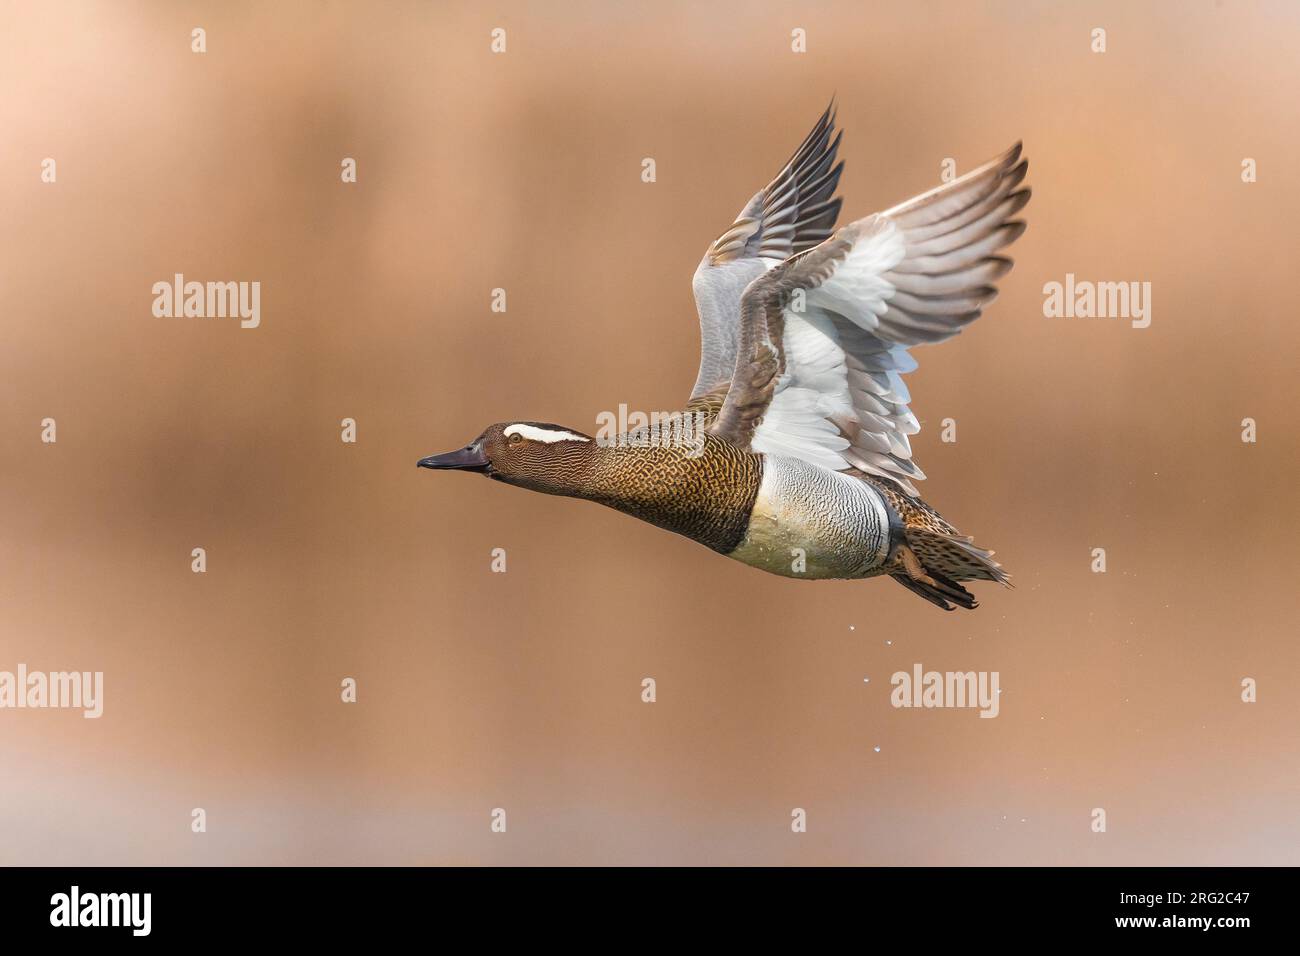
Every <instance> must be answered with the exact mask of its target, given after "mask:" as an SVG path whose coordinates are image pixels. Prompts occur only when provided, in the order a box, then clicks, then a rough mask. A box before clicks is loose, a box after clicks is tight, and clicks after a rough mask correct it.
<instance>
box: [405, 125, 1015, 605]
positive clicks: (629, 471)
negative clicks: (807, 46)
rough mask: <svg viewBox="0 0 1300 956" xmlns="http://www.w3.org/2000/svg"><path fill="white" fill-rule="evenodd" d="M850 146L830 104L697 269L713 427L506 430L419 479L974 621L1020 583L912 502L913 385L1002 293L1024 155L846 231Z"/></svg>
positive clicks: (441, 460)
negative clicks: (638, 529)
mask: <svg viewBox="0 0 1300 956" xmlns="http://www.w3.org/2000/svg"><path fill="white" fill-rule="evenodd" d="M839 143H840V134H839V133H837V132H836V130H835V115H834V106H833V105H832V106H831V107H830V108H828V109H827V110H826V112H825V113H824V114H823V115H822V117H821V119H820V120H818V122H817V125H816V126H815V127H814V128H813V130H812V132H811V133H809V134H808V137H807V138H806V139H805V140H804V141H803V144H802V145H801V146H800V147H799V149H798V150H797V151H796V152H795V154H794V156H793V158H791V160H790V161H789V162H788V163H786V164H785V166H784V167H783V168H782V169H781V171H780V172H779V173H778V174H777V175H776V178H775V179H773V180H772V181H771V182H770V183H769V184H768V185H767V186H766V187H765V188H763V189H761V190H760V191H759V192H758V193H756V194H755V195H754V197H753V198H752V199H750V201H749V202H748V203H746V204H745V207H744V209H742V210H741V212H740V215H739V216H738V217H737V218H736V220H735V222H733V223H732V224H731V225H730V226H729V227H728V228H727V229H726V230H725V231H724V232H723V233H722V235H721V236H719V237H718V238H717V240H715V241H714V242H713V243H712V245H710V246H709V248H708V251H707V252H706V253H705V255H704V259H703V260H702V261H701V262H700V265H699V267H698V268H697V269H696V270H695V278H694V282H693V288H694V292H695V302H696V307H697V310H698V312H699V319H700V338H701V343H702V348H701V352H702V354H701V358H700V368H699V374H698V375H697V376H696V380H695V387H694V389H693V390H692V391H691V396H690V400H689V402H688V403H687V404H686V406H685V409H684V413H685V414H683V415H682V416H681V419H680V420H679V421H678V422H677V423H676V424H677V425H680V424H683V423H684V424H686V425H688V426H689V425H691V424H692V423H699V424H700V425H702V428H701V429H696V430H694V432H692V433H691V434H685V433H686V432H691V429H690V428H685V429H683V428H677V427H675V429H667V428H665V429H656V430H654V431H653V433H651V430H649V429H647V428H644V427H643V428H638V429H635V430H633V431H631V432H629V433H625V434H622V435H619V436H618V437H617V438H616V439H615V440H612V441H611V440H608V439H603V440H598V439H593V438H592V437H591V436H589V435H586V434H584V433H583V432H581V431H578V430H576V429H573V428H565V427H562V426H559V425H551V424H546V423H543V422H534V421H515V422H501V423H498V424H496V425H492V426H490V427H489V428H488V429H487V430H486V431H484V432H483V433H482V434H481V435H479V437H478V438H476V439H474V440H473V441H472V442H470V443H469V444H468V445H466V446H465V447H464V448H461V449H459V450H457V451H453V452H448V453H447V454H443V455H433V456H431V457H428V458H424V459H421V460H420V462H419V465H420V467H422V468H434V469H455V470H459V471H473V472H479V473H481V474H485V475H487V476H488V477H490V478H493V479H495V480H497V481H502V482H505V483H506V484H511V485H518V486H520V487H522V488H529V489H531V490H533V491H540V492H543V493H545V494H551V495H566V496H568V497H573V498H586V499H588V500H590V501H595V502H598V503H599V504H602V505H606V506H608V507H611V508H616V509H618V510H619V511H622V512H625V513H627V514H630V515H632V516H633V517H636V518H640V519H641V520H642V521H647V522H649V523H651V524H653V525H657V526H658V527H660V528H665V529H667V530H668V531H672V532H675V533H676V534H680V535H684V536H685V537H688V538H691V539H693V540H695V541H698V542H699V543H701V544H703V545H705V546H707V547H709V548H711V549H713V550H714V551H717V552H718V553H720V554H724V555H726V556H728V557H730V558H735V559H736V560H737V561H742V562H744V563H745V564H748V565H751V566H753V567H756V568H760V569H762V570H764V571H769V572H771V573H773V574H780V575H783V576H786V577H794V578H814V579H818V578H868V577H875V576H877V575H882V574H888V575H889V576H890V577H892V578H893V579H894V580H895V581H897V582H899V583H900V584H902V585H903V586H904V587H906V588H907V589H909V590H910V591H912V592H913V593H915V594H917V595H919V596H921V597H923V598H925V599H926V600H927V601H929V602H930V603H931V604H934V605H936V606H938V607H940V608H943V609H944V610H946V611H948V610H952V609H953V605H954V604H955V605H957V606H960V607H963V608H974V607H976V606H977V603H976V601H975V598H974V596H973V595H972V594H971V593H970V592H969V591H967V590H966V588H964V587H963V586H962V584H961V582H963V581H972V580H982V581H996V582H998V583H1000V584H1003V585H1008V586H1009V579H1008V576H1007V574H1006V572H1005V571H1004V570H1003V569H1002V567H1001V566H1000V565H999V564H998V563H997V562H996V561H994V560H993V552H992V551H986V550H984V549H982V548H979V547H977V546H976V545H975V544H974V542H973V540H972V539H971V538H968V537H966V536H964V535H962V534H960V533H959V532H958V531H957V529H956V528H954V527H953V526H952V525H951V524H949V523H948V522H947V521H945V520H944V519H943V518H942V517H940V516H939V514H938V512H936V511H935V510H934V509H933V508H931V507H930V506H929V505H927V504H926V503H925V502H924V501H922V500H921V498H920V496H919V494H918V493H917V490H916V485H915V484H914V483H915V482H917V481H920V480H921V479H923V478H924V477H925V475H924V474H923V473H922V471H921V469H920V468H919V467H917V465H916V464H915V463H914V462H913V461H912V449H911V445H910V444H909V442H908V436H909V435H914V434H916V433H917V432H918V431H919V430H920V424H919V423H918V422H917V420H916V416H915V415H913V414H912V412H911V410H910V409H909V408H908V403H909V402H910V401H911V399H910V396H909V395H908V390H907V386H905V385H904V384H903V380H902V378H901V376H902V375H903V374H904V373H907V372H910V371H912V370H913V369H915V368H916V361H915V360H914V359H913V358H912V356H911V354H910V353H909V351H908V350H909V349H910V348H911V347H912V346H914V345H921V344H924V343H931V342H942V341H944V340H945V339H949V338H951V337H952V336H954V335H957V334H958V333H959V332H961V330H962V329H963V328H964V327H965V326H966V325H968V324H970V323H971V322H973V321H974V320H975V319H977V318H978V317H979V315H980V312H981V311H982V310H983V308H984V307H985V306H987V305H988V304H989V303H990V302H992V301H993V299H994V298H995V297H996V295H997V290H996V289H995V287H994V283H995V282H996V281H997V280H998V279H1000V278H1002V277H1003V276H1005V275H1006V274H1007V272H1008V271H1009V270H1010V269H1011V260H1010V259H1008V258H1005V257H1003V256H999V255H995V253H996V252H997V251H998V250H999V249H1001V248H1003V247H1004V246H1007V245H1008V244H1010V243H1011V242H1013V241H1015V240H1016V239H1017V238H1018V237H1019V236H1020V235H1021V233H1023V232H1024V230H1025V224H1024V222H1023V221H1020V220H1016V219H1014V218H1012V217H1014V216H1015V215H1016V213H1017V212H1019V211H1020V210H1021V209H1022V208H1023V207H1024V205H1025V203H1026V202H1028V201H1029V189H1028V188H1022V187H1021V186H1020V184H1021V182H1022V181H1023V180H1024V178H1025V171H1026V169H1027V168H1028V163H1027V161H1026V160H1024V159H1022V158H1021V155H1020V144H1019V143H1017V144H1016V145H1015V146H1013V147H1012V148H1011V149H1009V150H1007V151H1006V152H1005V153H1003V154H1002V155H1001V156H999V157H997V158H996V159H993V160H991V161H989V162H987V163H985V164H984V165H982V166H980V167H979V168H977V169H974V170H972V171H971V172H969V173H967V174H966V175H964V176H962V177H960V178H958V179H955V180H953V181H952V182H949V183H946V184H944V185H941V186H939V187H937V188H935V189H932V190H930V191H929V192H926V193H923V194H921V195H919V196H916V197H914V198H912V199H909V200H907V201H906V202H904V203H901V204H900V205H897V206H894V207H893V208H891V209H888V210H886V211H885V212H880V213H875V214H874V215H870V216H867V217H866V218H864V219H858V220H855V221H853V222H850V223H849V224H847V225H845V226H841V227H840V228H838V229H836V228H835V221H836V218H837V217H838V215H839V211H840V202H841V200H840V199H839V197H837V196H836V195H835V192H836V187H837V185H838V183H839V178H840V173H841V171H842V170H843V168H844V164H843V163H842V162H840V163H836V152H837V150H838V148H839ZM665 436H666V438H665ZM683 437H685V438H687V439H689V440H679V439H681V438H683Z"/></svg>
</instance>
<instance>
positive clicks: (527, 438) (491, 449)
mask: <svg viewBox="0 0 1300 956" xmlns="http://www.w3.org/2000/svg"><path fill="white" fill-rule="evenodd" d="M596 447H597V446H596V442H595V440H594V439H592V438H590V437H588V436H587V435H584V434H582V433H581V432H577V431H574V430H573V429H571V428H565V427H564V426H562V425H549V424H546V423H545V422H499V423H497V424H496V425H490V426H488V428H487V430H486V431H484V432H483V434H482V435H479V436H478V438H476V439H474V440H473V441H472V442H470V443H469V444H468V445H466V446H465V447H464V448H460V449H457V450H456V451H450V452H447V453H446V454H445V455H430V456H429V457H428V458H421V459H420V461H419V462H418V464H419V467H421V468H435V469H439V470H446V471H475V472H478V473H479V474H483V475H487V476H488V477H489V478H495V479H496V480H497V481H504V482H506V483H507V484H511V485H519V486H520V487H523V488H530V489H532V490H533V491H541V492H545V493H546V494H550V495H577V494H580V493H581V492H582V490H583V488H584V487H585V485H586V483H587V482H588V480H589V478H590V471H591V465H592V462H593V460H594V457H595V454H596Z"/></svg>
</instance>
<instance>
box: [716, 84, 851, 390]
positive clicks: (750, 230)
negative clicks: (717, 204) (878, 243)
mask: <svg viewBox="0 0 1300 956" xmlns="http://www.w3.org/2000/svg"><path fill="white" fill-rule="evenodd" d="M839 143H840V137H839V134H837V133H836V132H835V113H834V106H833V105H832V106H830V107H828V108H827V109H826V112H825V113H823V114H822V117H821V119H819V120H818V121H817V125H816V126H814V127H813V130H812V132H811V133H809V134H808V137H807V138H806V139H805V140H804V141H803V144H802V145H801V146H800V147H799V149H798V150H797V151H796V152H795V154H794V156H793V157H791V159H790V161H789V162H788V163H786V164H785V166H784V167H783V168H782V169H781V171H780V172H779V173H777V175H776V178H775V179H773V180H772V181H771V182H770V183H768V185H767V186H766V187H765V188H763V189H762V190H760V191H759V192H758V193H756V194H755V195H754V198H753V199H751V200H750V201H749V202H748V203H746V204H745V208H744V209H742V210H741V211H740V215H739V216H737V217H736V221H735V222H733V223H732V224H731V226H730V228H728V229H727V231H726V232H724V233H723V234H722V235H721V236H719V237H718V238H717V240H715V241H714V243H713V244H712V245H711V246H709V249H708V252H706V253H705V254H704V259H703V260H702V261H701V262H700V265H699V267H698V268H697V269H696V270H695V278H694V280H693V282H692V286H693V288H694V290H695V305H696V308H697V309H698V311H699V313H700V352H701V354H700V371H699V374H698V375H697V376H696V379H695V388H693V389H692V390H691V398H692V399H696V398H699V397H700V396H702V395H704V394H706V393H707V392H710V391H713V390H714V389H716V388H718V386H725V384H726V383H727V382H729V381H730V380H731V374H732V372H733V371H734V370H735V366H736V342H737V341H738V339H739V333H740V297H741V296H742V295H743V294H744V292H745V288H746V287H747V286H748V285H749V284H750V283H751V282H752V281H754V279H756V278H758V277H759V276H761V275H762V274H763V273H764V272H766V271H767V270H768V269H771V268H772V267H773V266H776V265H779V264H780V263H781V262H784V261H785V260H786V259H788V258H790V256H792V255H795V254H796V253H799V252H803V251H804V250H805V249H811V248H813V247H814V246H816V245H817V244H818V243H820V242H822V241H823V240H825V239H827V238H828V237H829V236H830V234H831V231H832V230H833V229H834V228H835V218H836V216H838V215H839V211H840V200H839V199H838V198H837V197H836V196H835V187H836V185H837V184H838V183H839V179H840V172H841V170H842V169H843V168H844V164H843V163H840V164H839V165H836V164H835V152H836V150H837V149H838V148H839Z"/></svg>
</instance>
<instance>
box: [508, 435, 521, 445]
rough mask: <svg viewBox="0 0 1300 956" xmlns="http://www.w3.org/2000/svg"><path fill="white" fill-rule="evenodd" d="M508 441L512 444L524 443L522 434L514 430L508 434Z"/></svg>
mask: <svg viewBox="0 0 1300 956" xmlns="http://www.w3.org/2000/svg"><path fill="white" fill-rule="evenodd" d="M509 441H510V444H512V445H522V444H523V443H524V436H523V435H521V434H519V432H515V433H514V434H513V435H511V436H510V439H509Z"/></svg>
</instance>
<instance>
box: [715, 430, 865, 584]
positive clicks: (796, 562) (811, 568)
mask: <svg viewBox="0 0 1300 956" xmlns="http://www.w3.org/2000/svg"><path fill="white" fill-rule="evenodd" d="M888 556H889V509H888V506H887V505H886V504H885V500H884V498H883V497H881V495H880V493H879V492H878V491H876V489H875V488H873V487H871V485H869V484H867V483H866V482H865V481H862V480H860V479H858V478H853V477H850V476H848V475H842V474H840V473H839V472H834V471H828V470H827V469H825V468H820V467H818V466H817V465H813V464H809V463H808V462H806V461H803V460H801V459H798V458H788V457H786V456H784V455H764V456H763V481H762V484H761V485H760V486H759V489H758V498H757V499H756V500H755V501H754V510H753V512H752V514H751V515H750V518H749V528H748V530H746V532H745V537H744V539H743V540H742V541H741V542H740V545H739V546H738V547H737V548H736V549H735V550H734V551H732V552H731V554H730V557H733V558H735V559H736V560H737V561H743V562H744V563H745V564H748V565H751V566H753V567H756V568H762V569H763V570H764V571H770V572H772V573H773V574H781V575H784V576H785V577H790V578H863V577H869V576H871V575H873V574H879V573H880V571H881V569H882V568H883V567H884V564H885V560H886V559H887V558H888Z"/></svg>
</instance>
